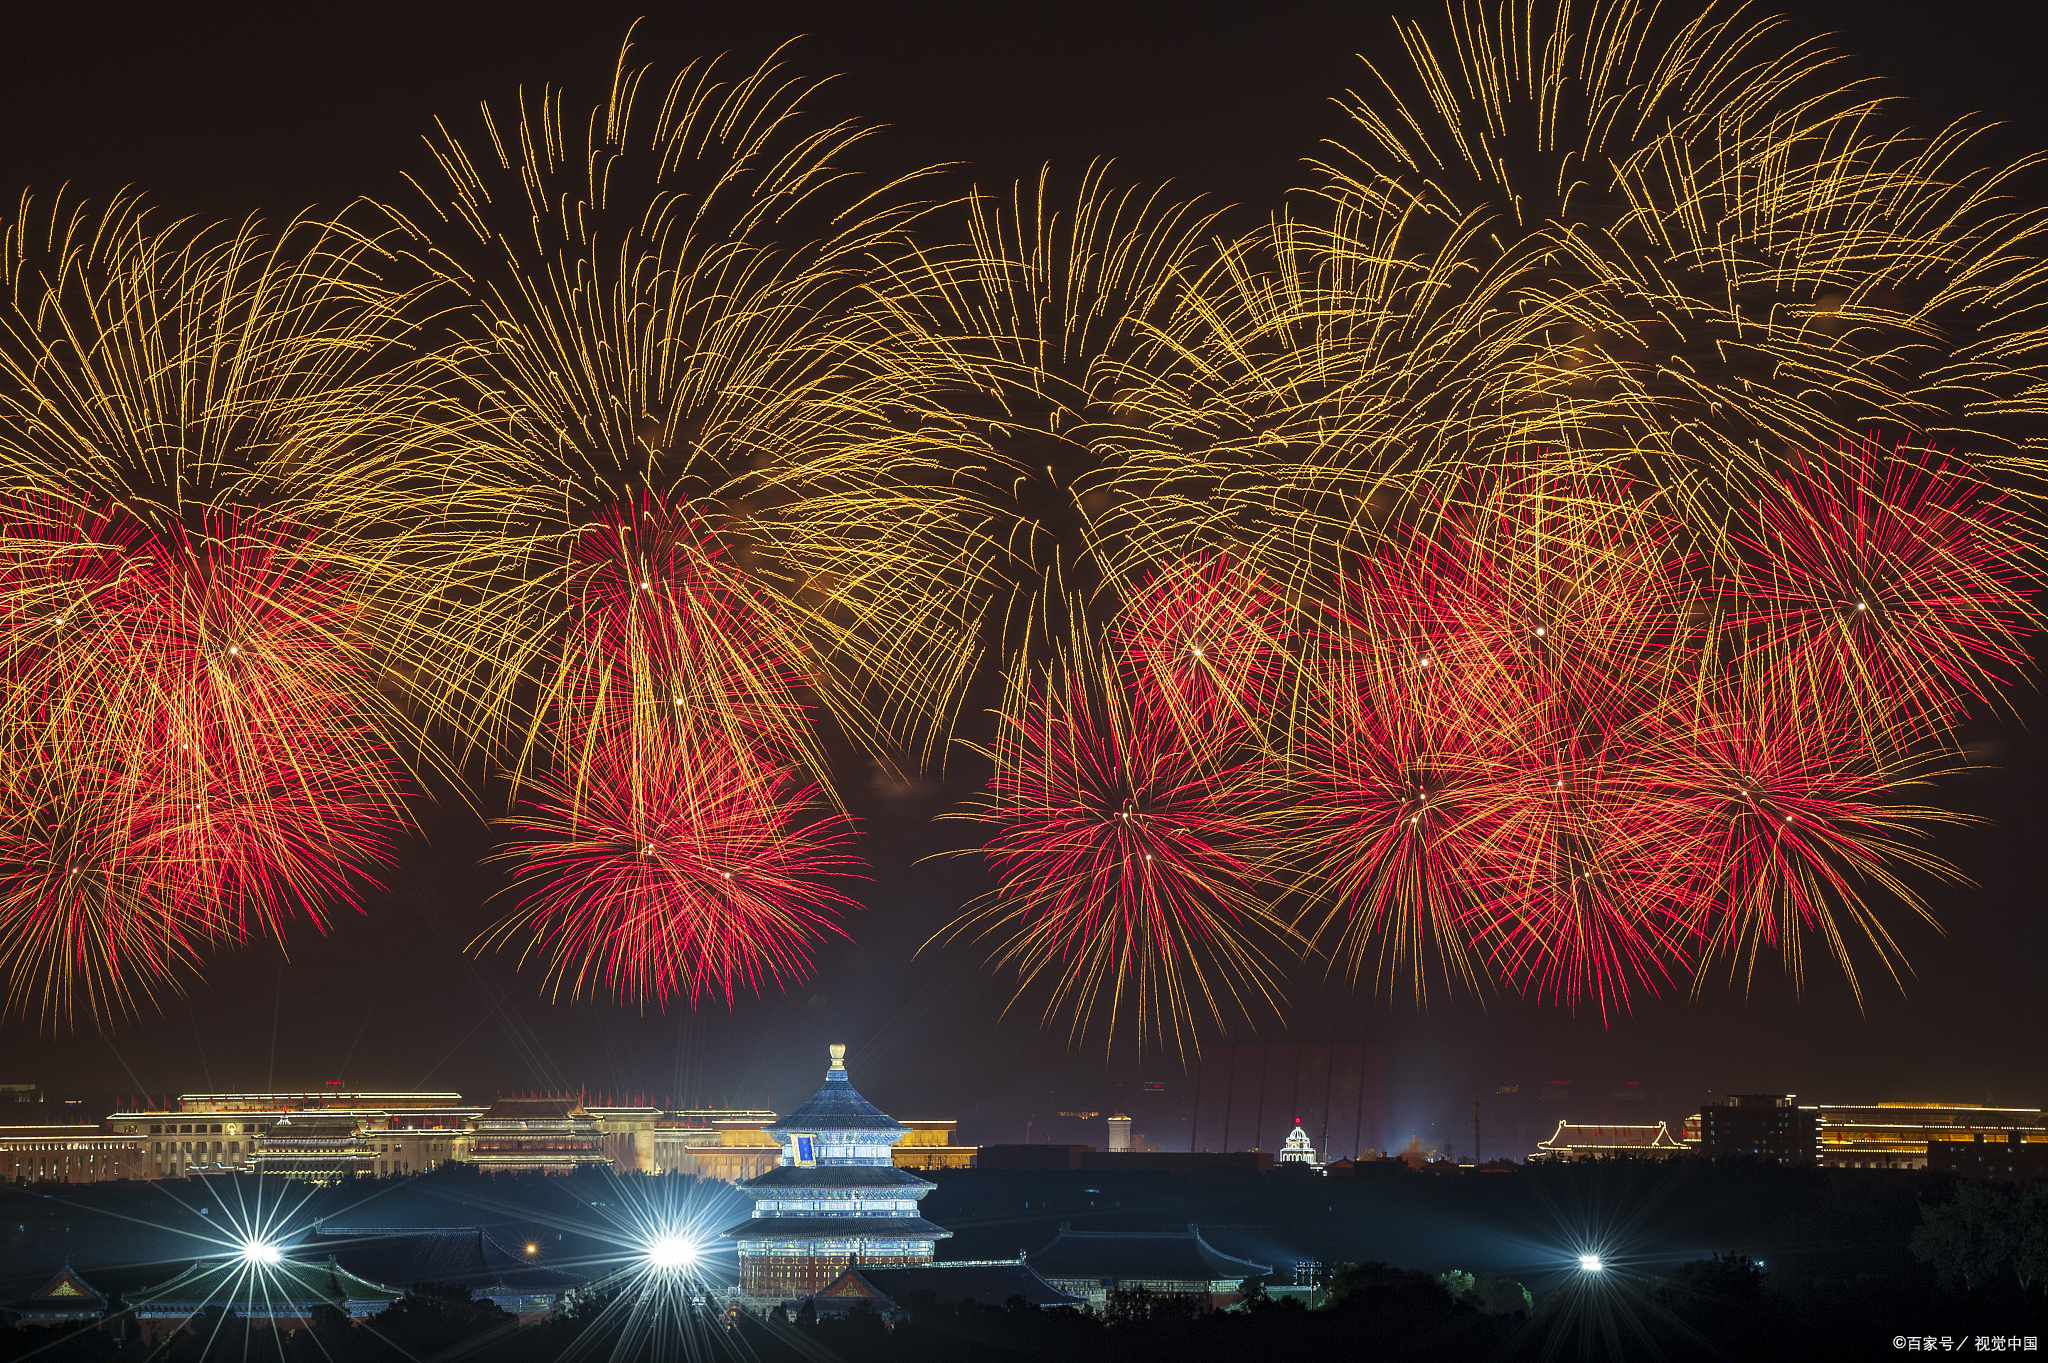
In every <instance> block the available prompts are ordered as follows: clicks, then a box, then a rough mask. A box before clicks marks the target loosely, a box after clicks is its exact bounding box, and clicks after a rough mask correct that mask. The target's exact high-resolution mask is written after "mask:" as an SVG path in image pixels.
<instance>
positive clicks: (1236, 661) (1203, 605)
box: [1109, 556, 1287, 748]
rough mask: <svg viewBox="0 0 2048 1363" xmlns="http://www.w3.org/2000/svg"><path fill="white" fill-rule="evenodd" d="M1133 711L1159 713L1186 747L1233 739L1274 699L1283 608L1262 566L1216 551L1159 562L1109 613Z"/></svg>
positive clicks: (1262, 716)
mask: <svg viewBox="0 0 2048 1363" xmlns="http://www.w3.org/2000/svg"><path fill="white" fill-rule="evenodd" d="M1109 640H1110V643H1109V649H1110V652H1111V654H1112V655H1113V656H1115V657H1116V658H1118V659H1119V660H1120V661H1121V663H1122V669H1123V676H1122V681H1123V684H1124V685H1125V686H1126V687H1128V688H1129V690H1130V693H1131V695H1132V706H1133V709H1134V711H1142V712H1145V713H1146V717H1147V720H1148V721H1149V720H1150V719H1151V718H1152V716H1153V715H1154V714H1157V715H1161V716H1164V717H1165V718H1166V720H1167V721H1168V722H1169V723H1170V724H1171V725H1172V727H1173V730H1174V732H1176V733H1177V734H1179V735H1180V738H1181V741H1182V742H1183V743H1186V744H1188V745H1190V746H1193V747H1196V748H1203V747H1223V748H1228V747H1229V746H1230V745H1231V744H1233V743H1236V742H1240V741H1242V739H1243V737H1244V736H1245V734H1246V733H1247V732H1248V731H1250V730H1252V729H1253V728H1254V727H1256V726H1263V725H1264V724H1265V723H1266V722H1267V721H1268V720H1269V719H1270V718H1271V717H1272V715H1273V714H1274V713H1275V711H1276V710H1277V709H1278V707H1279V705H1280V701H1281V696H1282V694H1283V688H1284V668H1283V657H1284V654H1283V652H1282V646H1283V644H1284V643H1285V642H1287V634H1286V618H1285V615H1284V613H1283V610H1282V608H1281V605H1280V602H1279V599H1278V596H1277V594H1276V593H1275V592H1274V591H1273V589H1272V587H1271V585H1270V584H1269V583H1267V582H1266V581H1265V580H1264V578H1263V576H1262V575H1259V574H1256V573H1248V572H1246V571H1244V570H1243V569H1242V568H1240V567H1239V566H1238V565H1237V564H1235V563H1233V562H1231V561H1230V560H1229V559H1227V558H1223V557H1220V556H1219V557H1213V558H1212V557H1198V558H1194V559H1190V560H1186V561H1183V562H1180V563H1174V564H1169V565H1167V566H1166V567H1164V568H1162V569H1160V570H1159V571H1158V572H1156V573H1154V574H1153V575H1152V576H1151V578H1150V579H1149V580H1147V581H1146V582H1144V583H1142V584H1141V585H1140V586H1138V587H1137V588H1136V589H1134V590H1133V591H1132V592H1131V593H1130V595H1129V596H1128V597H1126V599H1125V601H1124V603H1123V608H1122V610H1120V611H1119V612H1118V614H1117V617H1116V618H1115V619H1114V620H1113V621H1112V622H1111V623H1110V628H1109Z"/></svg>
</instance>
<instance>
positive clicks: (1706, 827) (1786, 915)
mask: <svg viewBox="0 0 2048 1363" xmlns="http://www.w3.org/2000/svg"><path fill="white" fill-rule="evenodd" d="M1813 699H1814V698H1813V697H1811V696H1807V697H1801V696H1799V695H1797V694H1796V693H1788V692H1787V691H1785V690H1783V689H1781V688H1777V687H1774V686H1771V685H1769V684H1768V683H1765V684H1757V683H1756V682H1755V681H1754V680H1752V679H1747V678H1744V677H1743V676H1742V675H1741V674H1740V673H1738V674H1736V675H1734V676H1731V677H1730V678H1728V679H1726V681H1724V683H1723V684H1722V685H1721V686H1719V687H1717V688H1715V689H1714V690H1713V691H1711V692H1709V693H1707V695H1705V696H1704V697H1703V698H1702V699H1701V700H1700V701H1699V702H1698V703H1697V704H1696V705H1695V706H1694V707H1692V708H1689V709H1681V708H1678V707H1674V708H1673V709H1672V710H1670V711H1668V712H1667V713H1666V715H1665V716H1663V717H1662V722H1661V723H1660V724H1659V725H1658V726H1657V730H1656V732H1655V733H1654V734H1652V735H1650V736H1649V743H1650V745H1651V747H1652V749H1653V751H1655V752H1656V754H1657V756H1658V770H1657V773H1656V776H1655V780H1656V783H1657V786H1658V789H1657V790H1656V791H1655V792H1654V794H1653V797H1652V798H1653V799H1654V800H1655V801H1656V802H1657V803H1659V804H1662V805H1664V806H1666V807H1667V808H1668V809H1670V810H1671V811H1672V813H1673V814H1674V815H1675V816H1676V818H1677V819H1678V820H1679V821H1680V822H1681V823H1683V824H1684V825H1686V826H1687V827H1688V828H1690V829H1691V830H1692V835H1691V838H1690V841H1689V843H1688V848H1689V851H1690V860H1689V862H1688V867H1689V869H1688V872H1687V873H1688V874H1689V876H1690V877H1691V878H1692V881H1693V884H1692V885H1691V886H1690V887H1689V889H1688V890H1687V891H1686V892H1685V893H1684V894H1683V896H1682V897H1681V902H1684V903H1687V904H1688V905H1689V906H1690V907H1691V909H1692V911H1693V912H1694V913H1695V914H1697V915H1698V917H1697V921H1696V922H1695V923H1694V925H1693V931H1694V932H1695V933H1696V934H1697V935H1698V937H1699V939H1700V940H1701V942H1702V943H1703V945H1704V946H1705V947H1706V948H1707V949H1706V950H1703V951H1702V952H1701V953H1700V956H1699V972H1700V977H1701V978H1702V979H1703V978H1704V976H1705V973H1706V971H1707V969H1708V967H1709V966H1710V965H1711V964H1712V963H1713V962H1714V960H1715V959H1717V958H1718V957H1719V956H1722V955H1725V956H1726V957H1727V958H1728V960H1729V968H1730V973H1731V976H1733V975H1734V974H1737V973H1740V974H1742V975H1743V976H1744V977H1745V979H1748V978H1753V976H1754V974H1755V970H1756V966H1757V963H1758V961H1759V960H1760V959H1761V957H1762V955H1763V953H1764V952H1765V951H1766V950H1767V949H1768V950H1771V951H1775V952H1777V953H1778V954H1779V955H1780V956H1781V957H1782V959H1783V962H1784V965H1785V969H1786V972H1787V973H1788V974H1789V975H1791V976H1792V977H1793V979H1794V980H1795V981H1796V980H1798V979H1799V978H1800V977H1801V975H1802V973H1803V969H1804V966H1803V951H1802V947H1801V943H1802V941H1803V938H1804V936H1805V935H1806V934H1809V933H1810V934H1814V935H1816V936H1818V937H1819V938H1820V939H1821V941H1823V942H1824V943H1825V944H1826V946H1827V949H1828V951H1829V953H1830V954H1831V955H1832V956H1833V957H1834V958H1835V960H1836V962H1837V964H1838V965H1839V966H1840V968H1841V970H1842V973H1843V975H1844V977H1845V978H1846V979H1847V980H1848V982H1849V984H1850V987H1851V989H1852V990H1854V991H1855V992H1856V994H1857V997H1858V998H1859V999H1860V998H1861V997H1862V986H1861V984H1860V983H1859V981H1858V978H1857V974H1856V968H1855V963H1854V961H1853V959H1852V958H1851V956H1850V950H1849V949H1850V947H1851V945H1852V944H1853V939H1854V938H1855V937H1858V936H1860V937H1862V938H1863V940H1864V941H1865V942H1866V943H1867V944H1868V945H1869V946H1870V947H1871V948H1872V949H1873V950H1874V951H1875V953H1876V955H1877V959H1878V961H1879V963H1880V965H1882V966H1883V968H1884V969H1885V970H1886V972H1887V973H1888V974H1890V975H1891V977H1892V978H1893V980H1894V981H1897V979H1898V977H1899V972H1900V971H1901V970H1902V969H1903V968H1904V965H1905V962H1904V957H1903V956H1902V954H1901V953H1900V951H1899V948H1898V946H1897V944H1896V942H1895V941H1894V940H1893V938H1892V934H1891V932H1890V931H1889V929H1887V928H1886V926H1885V924H1884V920H1883V919H1882V918H1881V917H1880V915H1879V914H1878V913H1877V912H1876V911H1875V910H1874V908H1873V907H1872V906H1871V905H1870V904H1869V903H1867V902H1866V901H1865V899H1864V898H1863V891H1862V888H1861V887H1864V886H1869V887H1875V888H1876V889H1878V890H1880V891H1882V892H1883V894H1884V895H1885V896H1886V897H1887V898H1888V899H1891V900H1894V901H1896V902H1897V903H1899V904H1901V905H1903V906H1905V907H1906V908H1907V909H1908V910H1909V911H1910V912H1912V913H1913V914H1914V915H1916V916H1918V917H1919V918H1921V919H1923V920H1925V921H1927V922H1929V923H1930V924H1931V923H1933V916H1932V914H1931V913H1929V911H1928V908H1927V905H1926V903H1925V901H1924V900H1923V899H1922V897H1921V896H1920V894H1919V893H1918V892H1917V891H1916V890H1915V888H1914V886H1913V884H1912V883H1911V881H1910V879H1909V876H1916V877H1917V878H1920V879H1924V880H1931V881H1936V882H1939V881H1943V880H1949V881H1954V880H1957V879H1959V878H1960V877H1958V876H1957V874H1956V873H1955V871H1954V870H1953V869H1951V868H1950V867H1948V866H1947V865H1946V864H1945V863H1943V862H1942V861H1940V860H1939V859H1937V858H1935V857H1933V856H1931V855H1929V854H1928V853H1927V852H1926V851H1924V850H1922V849H1921V848H1920V847H1917V846H1915V845H1913V843H1911V842H1908V841H1907V840H1906V839H1907V838H1909V837H1912V838H1925V837H1926V836H1927V835H1928V834H1929V833H1930V832H1932V831H1933V830H1935V829H1937V828H1940V827H1942V826H1943V825H1954V824H1958V823H1964V822H1967V820H1966V819H1965V818H1963V816H1960V815H1956V814H1951V813H1947V812H1945V811H1942V810H1939V809H1933V808H1929V807H1927V806H1924V805H1915V804H1909V803H1905V802H1903V801H1901V800H1900V799H1899V792H1900V791H1901V790H1902V789H1905V788H1908V787H1911V786H1913V785H1919V784H1924V783H1925V781H1926V779H1927V777H1928V776H1929V775H1930V774H1933V773H1931V772H1929V771H1928V770H1926V769H1925V768H1924V767H1923V768H1922V769H1920V770H1917V771H1915V770H1912V769H1906V770H1900V769H1897V768H1894V767H1888V766H1887V765H1886V764H1885V763H1884V762H1883V761H1882V760H1881V758H1880V756H1879V755H1878V754H1876V753H1875V752H1873V751H1872V749H1871V747H1870V745H1869V742H1868V735H1867V733H1866V731H1865V729H1864V727H1863V725H1862V722H1861V721H1862V716H1861V714H1859V712H1858V711H1857V709H1856V708H1855V707H1854V706H1853V705H1851V704H1849V703H1848V702H1847V701H1846V700H1845V699H1844V698H1841V697H1839V696H1838V697H1837V698H1836V699H1835V702H1834V703H1832V704H1829V703H1826V698H1825V697H1822V703H1821V704H1818V705H1816V704H1814V703H1813Z"/></svg>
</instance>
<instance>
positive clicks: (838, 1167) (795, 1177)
mask: <svg viewBox="0 0 2048 1363" xmlns="http://www.w3.org/2000/svg"><path fill="white" fill-rule="evenodd" d="M738 1186H739V1187H741V1188H745V1189H746V1190H748V1191H749V1192H775V1191H777V1190H779V1189H790V1190H807V1189H812V1188H891V1189H905V1188H922V1189H924V1190H926V1191H927V1192H929V1191H930V1190H931V1189H933V1188H936V1187H938V1186H939V1185H938V1184H936V1183H933V1182H931V1181H930V1180H928V1179H922V1178H919V1177H918V1176H917V1175H916V1174H913V1173H910V1172H909V1171H908V1170H904V1169H898V1168H896V1167H895V1166H894V1165H888V1164H826V1165H820V1166H819V1167H817V1168H816V1169H801V1168H798V1167H797V1166H796V1165H793V1164H782V1165H777V1166H776V1167H775V1168H773V1169H770V1170H769V1171H768V1172H767V1173H765V1174H757V1175H755V1176H754V1177H753V1178H750V1179H748V1180H747V1181H746V1182H744V1183H741V1184H739V1185H738ZM920 1195H921V1194H920Z"/></svg>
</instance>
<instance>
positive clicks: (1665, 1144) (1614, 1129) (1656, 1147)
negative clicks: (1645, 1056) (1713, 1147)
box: [1529, 1121, 1688, 1163]
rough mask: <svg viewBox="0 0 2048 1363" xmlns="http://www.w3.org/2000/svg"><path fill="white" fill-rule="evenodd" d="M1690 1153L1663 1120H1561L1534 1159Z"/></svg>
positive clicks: (1662, 1156)
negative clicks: (1650, 1122) (1615, 1123)
mask: <svg viewBox="0 0 2048 1363" xmlns="http://www.w3.org/2000/svg"><path fill="white" fill-rule="evenodd" d="M1686 1153H1688V1151H1687V1148H1686V1147H1685V1146H1684V1145H1682V1144H1680V1143H1679V1142H1678V1141H1676V1140H1673V1139H1672V1137H1671V1129H1670V1128H1669V1127H1668V1126H1666V1125H1665V1124H1664V1123H1663V1122H1658V1123H1656V1124H1655V1125H1629V1126H1589V1125H1584V1124H1579V1125H1575V1124H1573V1123H1571V1122H1565V1121H1560V1122H1559V1123H1558V1124H1557V1130H1555V1131H1553V1132H1551V1133H1550V1139H1549V1140H1547V1141H1539V1142H1538V1143H1537V1145H1536V1149H1535V1152H1534V1153H1533V1154H1531V1155H1530V1156H1529V1158H1530V1159H1532V1160H1545V1161H1555V1162H1560V1163H1561V1162H1563V1161H1567V1160H1582V1159H1669V1158H1670V1157H1671V1156H1673V1155H1683V1154H1686Z"/></svg>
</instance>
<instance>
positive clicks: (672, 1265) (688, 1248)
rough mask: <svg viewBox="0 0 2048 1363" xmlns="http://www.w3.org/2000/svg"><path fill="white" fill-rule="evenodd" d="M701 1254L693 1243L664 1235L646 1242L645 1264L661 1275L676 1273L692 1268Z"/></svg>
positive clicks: (677, 1236)
mask: <svg viewBox="0 0 2048 1363" xmlns="http://www.w3.org/2000/svg"><path fill="white" fill-rule="evenodd" d="M701 1252H702V1251H700V1250H699V1249H698V1247H697V1245H696V1244H695V1243H694V1242H692V1241H689V1240H685V1239H683V1238H682V1237H681V1236H679V1235H664V1236H661V1237H660V1238H658V1239H655V1240H651V1241H649V1242H648V1245H647V1263H648V1266H649V1267H651V1268H654V1269H657V1270H659V1271H661V1272H663V1273H676V1272H679V1271H681V1270H683V1269H688V1268H694V1267H695V1266H696V1263H697V1259H698V1257H699V1255H700V1254H701Z"/></svg>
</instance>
